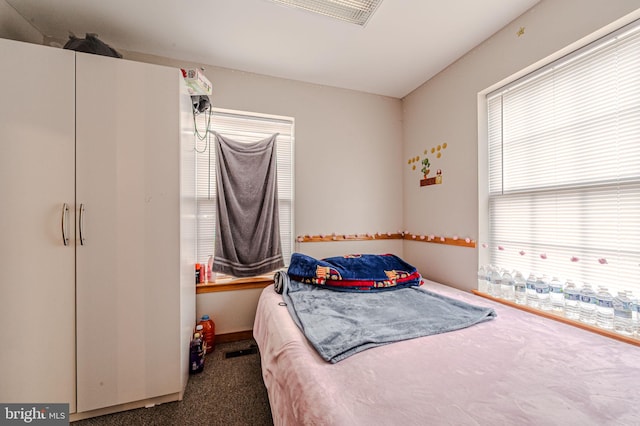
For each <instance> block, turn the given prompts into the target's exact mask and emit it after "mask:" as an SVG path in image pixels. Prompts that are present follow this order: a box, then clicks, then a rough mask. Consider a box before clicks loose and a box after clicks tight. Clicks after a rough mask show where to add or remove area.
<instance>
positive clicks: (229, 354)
mask: <svg viewBox="0 0 640 426" xmlns="http://www.w3.org/2000/svg"><path fill="white" fill-rule="evenodd" d="M257 353H258V347H257V346H255V345H251V346H249V347H248V348H247V349H239V350H237V351H229V352H225V354H224V357H225V358H236V357H239V356H244V355H253V354H257Z"/></svg>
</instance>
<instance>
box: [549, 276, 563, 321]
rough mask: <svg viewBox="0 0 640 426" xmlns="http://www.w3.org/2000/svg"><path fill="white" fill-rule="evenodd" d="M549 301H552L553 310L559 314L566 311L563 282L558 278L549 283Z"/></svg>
mask: <svg viewBox="0 0 640 426" xmlns="http://www.w3.org/2000/svg"><path fill="white" fill-rule="evenodd" d="M549 299H550V301H551V310H552V311H555V312H557V313H562V312H563V311H564V294H563V290H562V282H561V281H560V280H559V279H558V277H553V278H551V282H550V283H549Z"/></svg>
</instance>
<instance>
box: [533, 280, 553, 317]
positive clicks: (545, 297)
mask: <svg viewBox="0 0 640 426" xmlns="http://www.w3.org/2000/svg"><path fill="white" fill-rule="evenodd" d="M535 288H536V296H538V304H539V307H540V309H542V310H543V311H550V310H551V295H550V290H551V289H550V286H549V280H548V279H547V277H546V276H543V277H539V278H538V279H537V280H536V287H535Z"/></svg>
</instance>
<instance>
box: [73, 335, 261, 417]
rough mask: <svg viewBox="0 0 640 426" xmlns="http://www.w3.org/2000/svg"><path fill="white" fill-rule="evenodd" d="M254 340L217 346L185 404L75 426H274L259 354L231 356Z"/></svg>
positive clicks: (191, 380)
mask: <svg viewBox="0 0 640 426" xmlns="http://www.w3.org/2000/svg"><path fill="white" fill-rule="evenodd" d="M252 345H255V341H254V340H244V341H240V342H231V343H223V344H216V346H215V349H214V351H213V352H212V353H210V354H208V355H207V356H206V361H205V368H204V370H203V371H202V372H201V373H199V374H194V375H192V376H190V378H189V383H188V384H187V389H186V391H185V395H184V398H183V400H182V401H176V402H170V403H165V404H161V405H157V406H155V407H151V408H140V409H137V410H130V411H125V412H122V413H116V414H109V415H106V416H100V417H94V418H91V419H86V420H80V421H77V422H74V423H73V425H74V426H104V425H122V426H125V425H126V426H131V425H133V426H139V425H140V426H143V425H144V426H146V425H170V426H173V425H180V426H182V425H184V426H188V425H198V426H217V425H224V426H245V425H246V426H249V425H251V426H262V425H264V426H271V425H273V421H272V419H271V409H270V407H269V399H268V397H267V390H266V388H265V387H264V382H263V381H262V372H261V370H260V354H259V353H254V354H248V355H242V356H238V357H229V358H227V357H226V356H225V355H226V354H227V353H233V352H234V351H238V350H245V349H249V348H250V347H251V346H252Z"/></svg>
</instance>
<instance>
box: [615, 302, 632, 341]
mask: <svg viewBox="0 0 640 426" xmlns="http://www.w3.org/2000/svg"><path fill="white" fill-rule="evenodd" d="M632 308H633V303H632V301H631V298H630V297H629V296H628V295H627V293H626V292H624V291H619V292H618V295H617V296H616V297H614V298H613V329H614V331H615V332H616V333H619V334H622V335H625V336H631V335H633V311H632Z"/></svg>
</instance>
